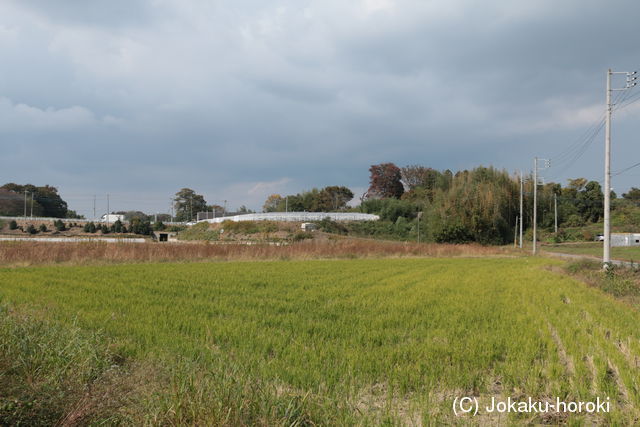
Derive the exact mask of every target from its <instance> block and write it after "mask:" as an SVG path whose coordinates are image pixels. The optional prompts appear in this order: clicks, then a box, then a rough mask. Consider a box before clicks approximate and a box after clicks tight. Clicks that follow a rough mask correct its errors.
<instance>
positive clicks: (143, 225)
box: [129, 218, 152, 236]
mask: <svg viewBox="0 0 640 427" xmlns="http://www.w3.org/2000/svg"><path fill="white" fill-rule="evenodd" d="M129 231H130V232H132V233H135V234H142V235H143V236H148V235H149V234H151V231H152V230H151V223H150V222H149V220H148V219H145V220H142V219H140V218H133V219H132V220H131V225H130V226H129Z"/></svg>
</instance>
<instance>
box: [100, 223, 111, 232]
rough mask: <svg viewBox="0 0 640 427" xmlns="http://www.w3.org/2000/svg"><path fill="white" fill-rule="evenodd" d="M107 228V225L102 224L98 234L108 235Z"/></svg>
mask: <svg viewBox="0 0 640 427" xmlns="http://www.w3.org/2000/svg"><path fill="white" fill-rule="evenodd" d="M109 231H110V230H109V227H107V224H102V226H100V232H101V233H102V234H109Z"/></svg>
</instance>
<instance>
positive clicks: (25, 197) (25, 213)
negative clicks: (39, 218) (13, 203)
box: [24, 190, 28, 218]
mask: <svg viewBox="0 0 640 427" xmlns="http://www.w3.org/2000/svg"><path fill="white" fill-rule="evenodd" d="M27 193H28V191H27V190H24V217H25V218H26V217H27Z"/></svg>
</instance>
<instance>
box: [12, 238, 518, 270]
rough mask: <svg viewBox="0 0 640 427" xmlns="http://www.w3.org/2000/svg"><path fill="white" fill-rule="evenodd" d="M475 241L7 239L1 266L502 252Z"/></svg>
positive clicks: (434, 255) (464, 254)
mask: <svg viewBox="0 0 640 427" xmlns="http://www.w3.org/2000/svg"><path fill="white" fill-rule="evenodd" d="M503 254H506V251H505V250H504V249H502V248H499V247H487V246H480V245H476V244H466V245H456V244H417V243H403V242H385V241H375V240H340V241H306V242H300V243H295V244H291V245H287V246H274V245H266V244H262V245H243V244H215V243H191V244H185V243H103V242H73V243H70V242H64V243H61V242H57V243H53V242H6V243H1V244H0V265H4V266H29V265H43V264H56V263H70V264H93V263H128V262H165V261H198V260H220V261H227V260H277V259H329V258H384V257H459V256H468V257H469V256H487V255H503Z"/></svg>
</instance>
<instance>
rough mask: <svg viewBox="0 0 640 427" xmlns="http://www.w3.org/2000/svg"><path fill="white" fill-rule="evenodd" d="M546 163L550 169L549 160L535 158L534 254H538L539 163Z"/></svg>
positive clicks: (545, 166)
mask: <svg viewBox="0 0 640 427" xmlns="http://www.w3.org/2000/svg"><path fill="white" fill-rule="evenodd" d="M539 160H543V161H544V168H548V167H549V160H547V159H539V158H537V157H534V158H533V254H534V255H535V254H536V253H537V252H538V242H537V239H538V161H539Z"/></svg>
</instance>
